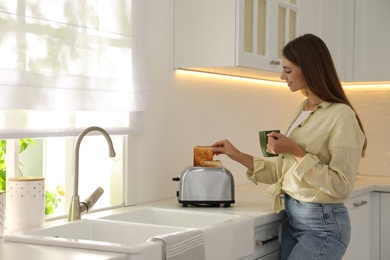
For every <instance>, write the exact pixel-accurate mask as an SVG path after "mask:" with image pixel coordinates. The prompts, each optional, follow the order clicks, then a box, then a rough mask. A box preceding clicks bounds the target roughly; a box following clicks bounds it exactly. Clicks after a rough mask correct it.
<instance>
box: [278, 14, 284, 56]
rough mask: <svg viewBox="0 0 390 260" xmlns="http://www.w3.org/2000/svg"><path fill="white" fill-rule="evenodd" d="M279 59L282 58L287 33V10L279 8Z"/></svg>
mask: <svg viewBox="0 0 390 260" xmlns="http://www.w3.org/2000/svg"><path fill="white" fill-rule="evenodd" d="M278 17H279V20H278V58H281V57H282V49H283V47H284V45H285V42H286V39H285V32H286V8H284V7H282V6H279V13H278Z"/></svg>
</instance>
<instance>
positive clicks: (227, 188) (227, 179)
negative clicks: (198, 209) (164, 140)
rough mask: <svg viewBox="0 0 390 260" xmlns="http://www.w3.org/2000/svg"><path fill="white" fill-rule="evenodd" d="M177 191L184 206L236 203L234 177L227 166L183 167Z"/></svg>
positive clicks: (226, 205) (227, 205)
mask: <svg viewBox="0 0 390 260" xmlns="http://www.w3.org/2000/svg"><path fill="white" fill-rule="evenodd" d="M172 180H173V181H178V182H179V185H178V186H179V188H178V191H177V193H176V195H177V197H178V201H179V203H181V204H183V206H184V207H187V206H188V205H194V206H220V205H221V204H223V206H224V207H230V204H232V203H234V202H235V200H234V178H233V175H232V173H231V172H230V171H229V170H228V169H226V168H225V167H218V168H217V167H196V166H195V167H194V166H188V167H186V168H184V169H183V171H182V172H181V174H180V176H179V177H175V178H172Z"/></svg>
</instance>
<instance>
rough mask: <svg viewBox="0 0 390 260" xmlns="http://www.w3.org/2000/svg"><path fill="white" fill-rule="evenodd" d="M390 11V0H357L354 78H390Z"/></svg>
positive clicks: (368, 79) (370, 79)
mask: <svg viewBox="0 0 390 260" xmlns="http://www.w3.org/2000/svg"><path fill="white" fill-rule="evenodd" d="M389 12H390V1H389V0H370V1H366V0H355V17H354V25H355V27H354V33H355V36H354V46H353V47H354V60H353V61H352V63H353V75H352V77H353V81H390V73H389V71H388V69H387V68H388V65H389V64H388V63H389V59H390V29H389V25H390V15H389Z"/></svg>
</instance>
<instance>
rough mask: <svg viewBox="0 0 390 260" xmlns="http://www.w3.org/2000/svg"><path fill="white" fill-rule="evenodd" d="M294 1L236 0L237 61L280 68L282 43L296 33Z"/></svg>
mask: <svg viewBox="0 0 390 260" xmlns="http://www.w3.org/2000/svg"><path fill="white" fill-rule="evenodd" d="M298 11H299V7H298V5H297V3H296V1H264V0H245V1H239V15H238V21H239V30H238V33H239V34H238V56H237V59H238V65H239V66H243V67H249V68H254V69H260V70H266V71H276V72H281V70H282V68H281V63H280V61H281V58H282V49H283V47H284V46H285V45H286V44H287V43H288V42H289V41H291V40H292V39H294V38H295V37H296V36H297V35H296V32H297V16H298Z"/></svg>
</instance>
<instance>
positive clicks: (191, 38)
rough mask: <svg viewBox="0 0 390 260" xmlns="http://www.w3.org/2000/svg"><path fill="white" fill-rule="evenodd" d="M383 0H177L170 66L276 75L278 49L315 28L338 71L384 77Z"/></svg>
mask: <svg viewBox="0 0 390 260" xmlns="http://www.w3.org/2000/svg"><path fill="white" fill-rule="evenodd" d="M389 10H390V1H388V0H372V1H365V0H345V1H339V0H272V1H271V0H175V16H174V19H175V20H174V26H175V28H174V67H175V68H182V69H189V70H195V71H204V72H211V73H217V74H226V75H234V76H243V77H249V78H261V79H270V80H280V78H279V77H280V72H281V71H282V68H281V64H280V62H281V50H282V48H283V47H284V45H285V44H287V43H288V42H289V41H290V40H292V39H294V38H296V37H297V36H299V35H303V34H305V33H313V34H315V35H318V36H319V37H321V38H322V39H323V40H324V41H325V43H326V44H327V46H328V48H329V50H330V52H331V54H332V57H333V60H334V62H335V66H336V69H337V71H338V73H339V76H340V79H341V80H342V81H345V82H351V81H365V82H367V81H390V73H388V72H387V69H386V66H385V65H386V64H385V63H386V62H387V60H388V58H389V57H390V48H389V47H388V46H390V33H388V30H387V25H389V24H390V16H389V15H387V13H388V11H389Z"/></svg>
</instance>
